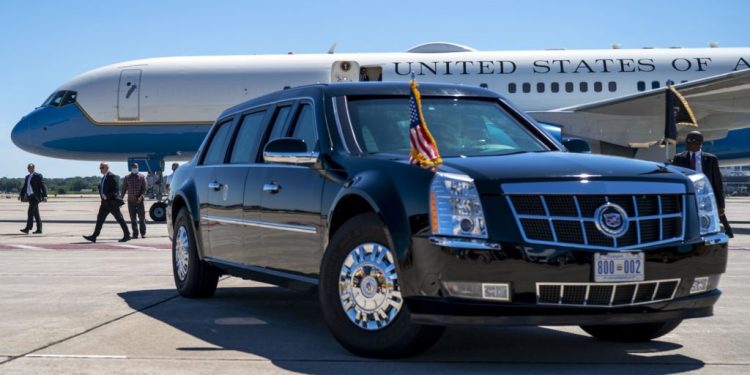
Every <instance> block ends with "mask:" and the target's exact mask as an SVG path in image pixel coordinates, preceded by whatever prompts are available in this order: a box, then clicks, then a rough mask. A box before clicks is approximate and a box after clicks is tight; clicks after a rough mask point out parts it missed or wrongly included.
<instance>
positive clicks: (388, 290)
mask: <svg viewBox="0 0 750 375" xmlns="http://www.w3.org/2000/svg"><path fill="white" fill-rule="evenodd" d="M339 297H340V298H341V306H342V307H343V308H344V312H345V313H346V316H348V317H349V320H351V321H352V323H354V324H355V325H356V326H357V327H360V328H362V329H366V330H368V331H374V330H379V329H382V328H385V327H386V326H388V325H389V324H390V323H391V322H393V320H394V319H396V316H398V313H399V312H400V311H401V306H402V305H403V298H402V297H401V289H400V287H399V282H398V274H396V264H395V263H394V259H393V255H392V254H391V251H390V250H388V248H387V247H385V246H382V245H380V244H376V243H366V244H362V245H359V246H357V247H356V248H354V249H353V250H352V251H351V252H349V255H347V257H346V259H344V264H343V265H342V266H341V273H340V274H339Z"/></svg>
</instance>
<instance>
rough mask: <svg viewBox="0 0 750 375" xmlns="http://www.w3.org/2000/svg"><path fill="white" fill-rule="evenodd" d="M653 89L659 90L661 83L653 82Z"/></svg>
mask: <svg viewBox="0 0 750 375" xmlns="http://www.w3.org/2000/svg"><path fill="white" fill-rule="evenodd" d="M651 88H652V89H658V88H659V81H652V82H651Z"/></svg>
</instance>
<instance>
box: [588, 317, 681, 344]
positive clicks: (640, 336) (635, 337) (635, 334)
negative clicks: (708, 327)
mask: <svg viewBox="0 0 750 375" xmlns="http://www.w3.org/2000/svg"><path fill="white" fill-rule="evenodd" d="M680 323H682V319H676V320H668V321H666V322H656V323H639V324H621V325H602V326H581V329H583V330H584V331H586V333H588V334H589V335H591V336H594V338H596V339H598V340H603V341H616V342H642V341H649V340H653V339H655V338H658V337H662V336H664V335H666V334H667V333H669V332H671V331H672V330H673V329H675V328H677V326H679V325H680Z"/></svg>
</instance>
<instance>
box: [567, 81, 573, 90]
mask: <svg viewBox="0 0 750 375" xmlns="http://www.w3.org/2000/svg"><path fill="white" fill-rule="evenodd" d="M565 92H573V82H565Z"/></svg>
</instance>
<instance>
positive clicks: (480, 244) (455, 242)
mask: <svg viewBox="0 0 750 375" xmlns="http://www.w3.org/2000/svg"><path fill="white" fill-rule="evenodd" d="M430 242H431V243H432V244H433V245H438V246H443V247H452V248H458V249H473V250H499V249H500V244H499V243H492V242H485V241H477V240H470V239H459V238H448V237H435V236H433V237H430Z"/></svg>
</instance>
